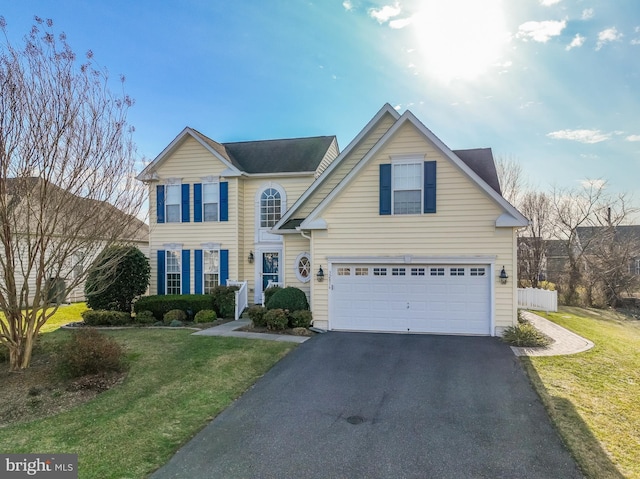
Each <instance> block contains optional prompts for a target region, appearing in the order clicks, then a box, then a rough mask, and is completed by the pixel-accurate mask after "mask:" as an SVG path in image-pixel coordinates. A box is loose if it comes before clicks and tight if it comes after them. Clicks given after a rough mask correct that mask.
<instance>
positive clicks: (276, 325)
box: [264, 309, 289, 331]
mask: <svg viewBox="0 0 640 479" xmlns="http://www.w3.org/2000/svg"><path fill="white" fill-rule="evenodd" d="M264 320H265V322H266V323H267V328H268V329H270V330H271V331H282V330H283V329H287V326H288V325H289V318H288V317H287V313H285V311H284V310H283V309H270V310H268V311H267V312H266V313H265V314H264Z"/></svg>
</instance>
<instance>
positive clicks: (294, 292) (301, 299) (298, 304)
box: [266, 286, 309, 311]
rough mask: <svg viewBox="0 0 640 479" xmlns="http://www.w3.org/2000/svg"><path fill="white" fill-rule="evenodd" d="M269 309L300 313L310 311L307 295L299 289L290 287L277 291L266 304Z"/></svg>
mask: <svg viewBox="0 0 640 479" xmlns="http://www.w3.org/2000/svg"><path fill="white" fill-rule="evenodd" d="M266 307H267V309H288V310H289V311H300V310H306V309H309V303H308V301H307V295H306V294H304V291H302V290H301V289H299V288H294V287H292V286H289V287H287V288H284V289H280V290H279V291H276V292H275V293H274V295H273V296H271V298H269V301H268V302H267V303H266Z"/></svg>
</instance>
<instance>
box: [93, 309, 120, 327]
mask: <svg viewBox="0 0 640 479" xmlns="http://www.w3.org/2000/svg"><path fill="white" fill-rule="evenodd" d="M82 319H83V321H84V323H85V324H86V325H87V326H123V325H125V324H129V323H130V322H131V314H130V313H124V312H122V311H103V310H97V311H94V310H92V309H88V310H86V311H83V312H82Z"/></svg>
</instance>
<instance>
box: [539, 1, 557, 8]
mask: <svg viewBox="0 0 640 479" xmlns="http://www.w3.org/2000/svg"><path fill="white" fill-rule="evenodd" d="M556 3H560V0H540V5H544V6H545V7H550V6H551V5H555V4H556Z"/></svg>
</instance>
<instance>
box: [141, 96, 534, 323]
mask: <svg viewBox="0 0 640 479" xmlns="http://www.w3.org/2000/svg"><path fill="white" fill-rule="evenodd" d="M312 145H313V146H312ZM307 147H308V150H307V149H306V148H307ZM302 150H304V153H302ZM139 179H141V180H142V181H145V182H148V183H149V185H150V214H151V218H152V222H151V245H150V249H151V256H152V271H153V272H154V273H152V275H153V276H154V282H153V283H152V286H151V292H152V293H153V292H157V293H158V294H164V293H189V292H196V293H198V292H206V291H207V288H209V287H210V286H211V285H213V284H217V283H223V282H224V281H225V280H226V279H227V278H233V279H244V280H246V281H248V282H249V285H250V288H251V289H253V298H254V301H255V302H256V303H257V302H259V301H260V299H261V297H262V291H263V289H264V287H265V286H266V284H267V283H268V281H269V280H272V281H277V282H282V283H284V284H285V285H287V286H296V287H300V288H301V289H303V290H304V291H305V292H306V293H307V295H308V297H309V301H310V304H311V309H312V312H313V315H314V324H315V325H316V326H318V327H321V328H326V329H331V330H355V331H394V332H428V333H447V334H480V335H495V334H499V333H500V331H501V330H502V329H503V328H505V327H507V326H510V325H512V324H514V323H515V321H516V308H517V301H516V298H517V296H516V279H517V243H516V230H517V229H518V228H520V227H522V226H525V225H526V224H527V219H526V218H525V217H524V216H523V215H522V214H521V213H520V212H518V211H517V210H516V209H515V208H514V207H513V206H512V205H511V204H510V203H508V202H507V201H506V200H505V199H504V198H503V197H502V195H501V193H500V185H499V183H498V178H497V175H496V170H495V164H494V161H493V156H492V153H491V150H490V149H488V148H482V149H473V150H458V151H453V150H450V149H449V148H448V147H447V146H446V145H445V144H444V143H442V141H441V140H440V139H438V138H437V137H436V136H435V135H434V134H433V133H432V132H431V131H430V130H429V129H428V128H426V127H425V126H424V125H423V124H422V123H421V122H420V121H419V120H418V119H417V118H416V117H415V116H414V115H413V114H412V113H411V112H409V111H407V112H405V113H404V114H403V115H400V114H399V113H398V112H397V111H395V110H394V109H393V108H392V107H391V106H390V105H388V104H386V105H384V106H383V107H382V109H381V110H380V111H379V112H378V113H377V114H376V115H375V116H374V117H373V118H372V119H371V121H369V123H367V125H365V127H364V128H363V130H362V131H361V132H360V133H359V134H358V135H357V136H356V137H355V138H354V139H353V141H351V143H350V144H349V145H348V146H347V147H346V148H345V149H344V151H342V152H341V153H340V154H338V148H337V145H336V142H335V139H334V138H333V137H319V138H307V139H294V140H274V141H271V142H270V141H262V142H247V143H223V144H220V143H216V142H214V141H212V140H210V139H208V138H206V137H204V136H203V135H201V134H200V133H198V132H196V131H194V130H191V129H188V128H187V129H185V130H184V131H183V132H182V133H181V134H180V135H179V136H178V137H177V138H176V139H175V140H174V141H173V142H172V143H171V144H170V145H169V146H168V147H167V148H166V149H165V150H164V151H163V152H162V153H161V154H160V155H159V156H158V158H156V160H154V161H153V162H152V163H151V164H150V165H149V166H148V167H147V168H145V170H144V171H143V172H142V173H141V174H140V175H139ZM206 218H208V220H207V219H206Z"/></svg>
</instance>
